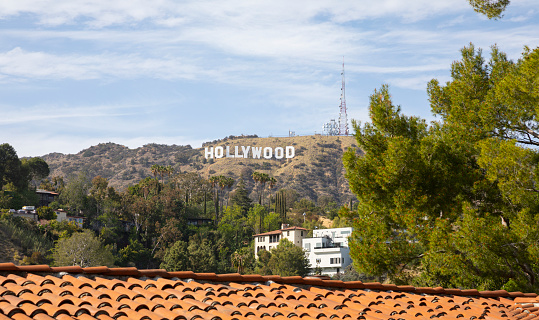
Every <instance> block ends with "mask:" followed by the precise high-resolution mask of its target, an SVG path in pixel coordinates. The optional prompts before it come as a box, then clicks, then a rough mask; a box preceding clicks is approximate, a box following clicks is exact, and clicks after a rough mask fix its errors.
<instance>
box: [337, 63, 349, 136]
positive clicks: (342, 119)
mask: <svg viewBox="0 0 539 320" xmlns="http://www.w3.org/2000/svg"><path fill="white" fill-rule="evenodd" d="M341 76H342V86H341V106H340V111H339V135H340V136H347V135H348V116H347V114H346V95H345V93H346V92H345V86H344V57H343V58H342V73H341Z"/></svg>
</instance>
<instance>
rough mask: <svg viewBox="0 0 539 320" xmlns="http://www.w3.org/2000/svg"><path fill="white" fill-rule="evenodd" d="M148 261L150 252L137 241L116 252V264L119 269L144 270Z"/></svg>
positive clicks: (132, 241)
mask: <svg viewBox="0 0 539 320" xmlns="http://www.w3.org/2000/svg"><path fill="white" fill-rule="evenodd" d="M150 260H151V252H150V250H149V249H147V248H145V247H144V246H143V245H142V243H140V242H139V241H138V240H131V241H130V242H129V244H128V245H127V246H126V247H124V248H121V249H120V250H118V254H117V257H116V264H117V265H118V266H120V267H137V268H146V267H147V265H148V261H150Z"/></svg>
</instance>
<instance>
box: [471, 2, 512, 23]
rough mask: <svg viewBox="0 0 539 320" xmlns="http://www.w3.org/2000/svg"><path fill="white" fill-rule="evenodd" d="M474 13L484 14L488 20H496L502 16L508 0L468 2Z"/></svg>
mask: <svg viewBox="0 0 539 320" xmlns="http://www.w3.org/2000/svg"><path fill="white" fill-rule="evenodd" d="M468 2H469V3H470V5H471V6H472V7H473V9H474V10H475V11H476V12H479V13H481V14H484V15H485V16H487V17H488V18H489V19H497V18H501V17H502V16H503V12H504V11H505V8H506V7H507V6H508V5H509V3H510V2H511V1H510V0H468Z"/></svg>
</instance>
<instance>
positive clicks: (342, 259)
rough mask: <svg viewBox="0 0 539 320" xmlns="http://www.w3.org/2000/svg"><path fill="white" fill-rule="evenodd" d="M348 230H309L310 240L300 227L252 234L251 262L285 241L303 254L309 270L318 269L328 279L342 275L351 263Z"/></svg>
mask: <svg viewBox="0 0 539 320" xmlns="http://www.w3.org/2000/svg"><path fill="white" fill-rule="evenodd" d="M352 230H353V229H352V228H351V227H348V228H333V229H317V230H313V237H312V238H307V233H308V230H307V229H305V228H300V227H286V228H285V226H284V225H283V228H282V229H281V230H275V231H270V232H265V233H260V234H255V235H254V237H255V258H256V259H258V252H260V250H271V249H273V248H275V247H276V246H277V245H278V244H279V241H281V239H283V238H284V239H287V240H289V241H290V242H292V243H293V244H295V245H296V246H298V247H302V248H303V249H304V250H305V252H306V253H307V257H308V258H309V262H310V264H311V270H312V272H313V273H314V272H315V268H317V267H319V268H320V269H321V270H322V274H324V275H328V276H332V275H335V274H336V273H339V272H343V271H344V268H346V267H347V266H348V265H350V264H351V263H352V259H351V258H350V248H349V247H348V237H349V236H350V235H351V234H352Z"/></svg>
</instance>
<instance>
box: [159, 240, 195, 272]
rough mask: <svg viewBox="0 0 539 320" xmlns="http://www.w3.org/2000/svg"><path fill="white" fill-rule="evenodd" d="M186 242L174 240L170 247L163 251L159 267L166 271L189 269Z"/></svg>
mask: <svg viewBox="0 0 539 320" xmlns="http://www.w3.org/2000/svg"><path fill="white" fill-rule="evenodd" d="M188 245H189V244H188V243H187V242H185V241H181V240H179V241H176V243H174V245H172V247H170V248H168V249H167V251H166V252H165V256H164V258H163V262H162V263H161V266H160V268H161V269H165V270H167V271H185V270H190V262H189V251H188V250H187V247H188Z"/></svg>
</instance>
